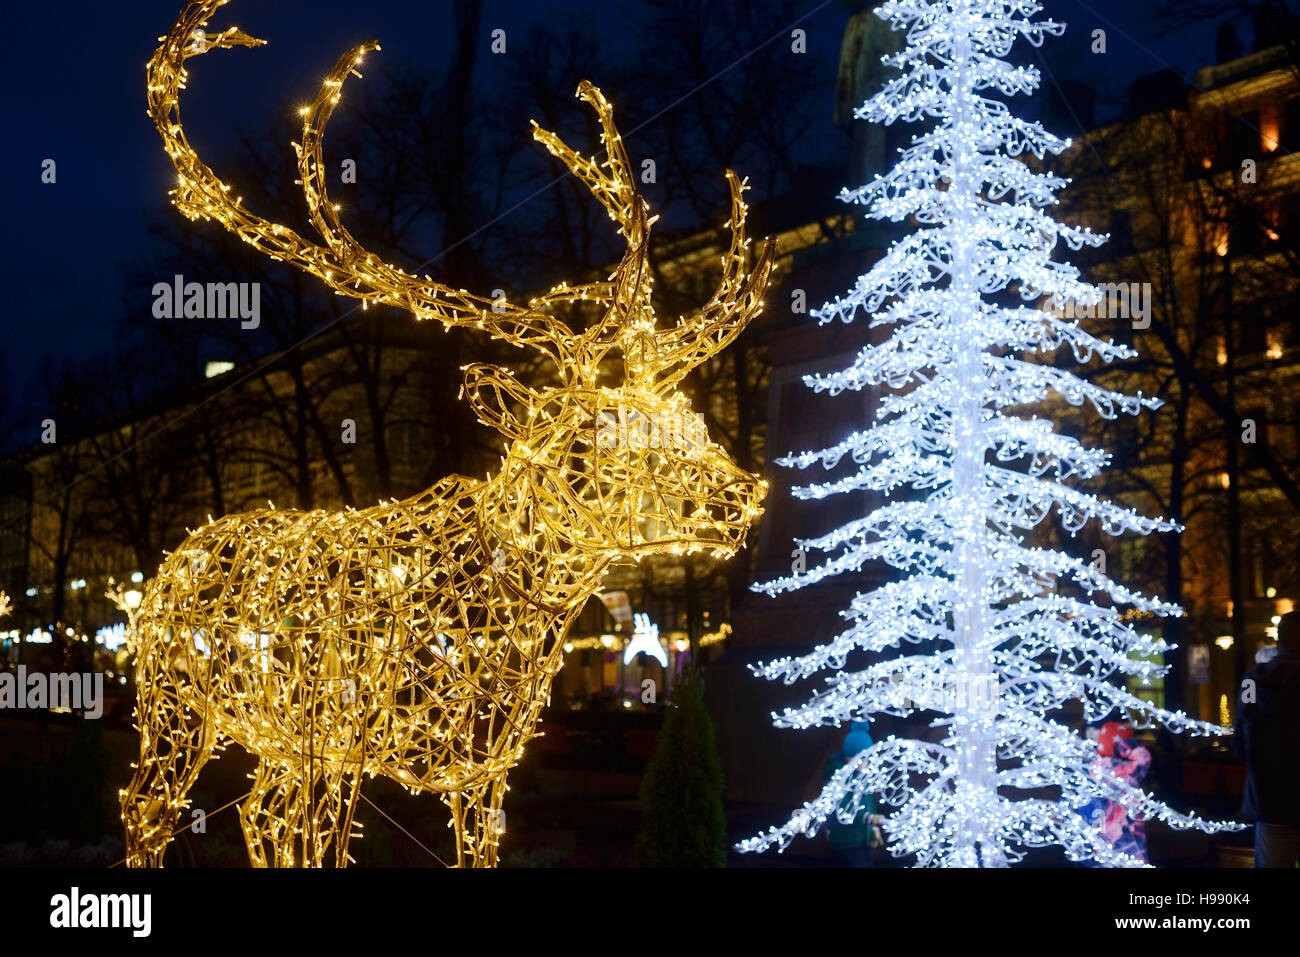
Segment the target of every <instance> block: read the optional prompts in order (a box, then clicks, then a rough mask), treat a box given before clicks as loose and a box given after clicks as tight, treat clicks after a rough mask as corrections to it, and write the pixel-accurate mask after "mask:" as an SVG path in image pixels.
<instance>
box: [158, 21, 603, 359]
mask: <svg viewBox="0 0 1300 957" xmlns="http://www.w3.org/2000/svg"><path fill="white" fill-rule="evenodd" d="M227 2H228V0H193V2H191V3H190V4H189V5H188V6H187V7H186V8H185V9H184V11H182V13H181V15H180V18H179V19H178V20H177V21H176V24H175V26H173V27H172V29H171V31H170V32H169V33H168V34H167V35H166V36H165V37H162V38H161V41H162V45H161V46H160V47H159V48H158V50H157V52H156V53H155V54H154V56H153V59H152V60H150V62H149V114H150V116H152V117H153V121H154V124H155V125H156V126H157V128H158V131H159V133H160V134H161V135H162V138H163V142H164V144H165V146H166V149H167V154H168V155H169V156H170V157H171V160H172V163H173V165H174V166H175V167H176V172H177V174H178V175H179V177H180V184H179V186H177V187H176V189H174V190H173V191H172V196H173V197H174V199H173V201H174V202H175V204H176V206H177V207H178V208H179V209H180V210H181V211H182V212H183V213H185V215H187V216H189V217H190V219H198V218H199V217H202V218H205V219H215V220H217V221H218V222H219V223H221V224H222V225H223V226H225V227H226V228H227V229H229V230H230V231H231V232H233V233H235V234H236V235H238V236H239V237H240V238H241V239H243V240H244V241H245V242H247V243H249V244H251V245H252V246H253V247H255V248H256V249H258V250H259V251H261V252H263V253H266V254H267V255H268V256H270V257H271V258H272V259H278V260H282V261H284V262H288V263H291V264H293V265H295V266H297V267H298V268H300V269H304V270H306V271H307V272H310V273H311V274H313V275H315V276H317V277H319V278H320V279H321V280H322V281H323V282H325V283H326V285H328V286H330V287H331V288H332V289H334V290H335V291H336V292H338V293H340V294H342V295H345V296H350V297H352V298H355V299H360V300H362V302H363V303H366V304H369V303H371V302H376V303H386V304H388V305H393V306H397V307H399V308H403V309H406V310H408V311H409V312H411V313H412V314H413V315H414V316H415V317H416V318H417V319H437V320H440V321H441V322H442V323H443V324H444V325H446V326H453V325H455V326H468V327H472V328H479V329H486V330H488V331H489V332H492V333H493V334H495V335H498V336H500V337H501V338H505V339H507V340H509V341H511V342H513V343H515V344H517V345H530V346H533V347H534V348H537V349H540V350H542V351H543V352H546V353H547V354H549V355H550V356H551V357H552V358H553V359H555V360H556V362H557V364H559V365H560V368H561V369H564V368H566V367H567V366H568V365H569V364H570V360H571V359H572V335H571V334H570V332H569V330H568V329H567V327H566V326H565V325H564V324H563V323H562V322H560V321H559V320H558V319H555V318H554V317H552V316H549V315H547V314H545V313H542V312H539V311H537V310H536V309H533V308H524V307H521V306H517V305H514V304H512V303H507V302H500V301H493V300H491V299H487V298H484V297H482V296H477V295H474V294H472V293H470V292H468V291H466V290H464V289H453V288H451V287H449V286H445V285H443V284H441V283H438V282H435V281H434V280H433V279H431V278H430V277H428V276H422V277H417V276H413V275H411V274H409V273H407V272H405V271H403V270H402V269H399V268H397V267H395V266H392V265H389V264H387V263H385V262H383V261H382V260H381V259H379V258H378V257H377V256H375V255H373V254H371V253H369V252H367V251H366V250H365V249H364V248H362V246H361V245H360V244H359V243H358V242H357V241H356V240H355V239H354V238H353V237H352V235H351V234H350V233H349V232H348V231H347V230H346V229H345V228H344V227H343V225H342V224H341V223H340V222H339V220H338V216H337V212H336V210H335V209H334V207H333V206H332V205H331V204H330V203H329V199H328V195H327V193H326V190H325V181H324V175H325V174H324V165H323V163H322V160H321V140H322V138H323V136H324V130H325V124H326V123H327V122H328V121H329V118H330V115H331V114H332V113H333V111H334V107H335V106H337V105H338V102H339V97H340V94H341V91H342V88H343V82H344V80H345V79H346V78H347V76H348V74H355V75H358V76H359V75H360V74H359V73H358V72H357V67H358V66H359V65H360V63H361V61H362V59H363V58H364V56H365V54H366V53H368V52H370V51H373V50H377V49H379V44H378V43H376V42H375V41H370V42H368V43H363V44H361V45H360V46H358V47H356V48H354V49H352V50H350V51H348V52H347V53H345V54H344V55H343V56H342V57H340V58H339V61H338V63H337V64H335V66H334V69H333V70H331V71H330V74H329V75H328V76H327V77H326V78H325V81H324V83H323V84H322V85H321V89H320V92H319V93H318V94H317V96H316V100H315V101H314V102H313V104H312V105H311V106H309V107H306V108H305V109H304V110H303V142H302V144H301V145H298V146H297V151H298V169H299V173H300V174H301V177H302V185H303V192H304V194H305V196H306V200H307V208H308V211H309V213H310V215H311V219H312V223H313V225H314V226H315V227H316V228H317V230H318V231H319V232H320V233H321V236H322V237H323V238H324V240H325V242H326V244H327V246H326V247H322V246H319V245H317V244H315V243H311V242H308V241H307V240H305V239H303V238H302V237H301V236H299V235H298V234H297V233H296V232H294V231H293V230H292V229H290V228H289V227H287V226H284V225H281V224H279V223H273V222H270V221H268V220H265V219H262V218H261V217H259V216H256V215H254V214H253V213H251V212H249V210H248V209H246V208H245V207H244V205H243V203H242V200H241V198H240V197H238V196H236V197H235V198H234V199H232V198H231V197H230V195H229V194H230V187H229V186H228V185H227V184H225V183H223V182H222V181H221V180H220V179H219V178H218V177H217V175H216V174H215V173H213V172H212V170H211V169H209V168H208V166H207V165H205V164H204V163H203V161H202V160H201V159H200V158H199V156H198V154H197V153H196V152H195V151H194V149H193V147H191V146H190V143H189V140H188V139H187V138H186V136H185V132H184V130H183V129H182V127H181V123H180V115H179V97H180V91H181V90H182V89H183V88H184V87H185V82H186V80H187V79H188V71H187V70H186V69H185V66H184V63H185V61H186V60H188V59H189V58H190V57H193V56H199V55H201V54H203V53H206V52H207V51H208V50H210V49H214V48H216V49H225V48H229V47H233V46H247V47H253V46H261V45H262V44H264V43H265V42H266V41H264V40H259V39H257V38H255V37H251V36H249V35H248V34H246V33H244V32H243V31H241V30H239V29H237V28H234V27H232V28H230V29H228V30H225V31H224V32H222V33H220V34H218V35H216V36H213V37H207V36H203V35H202V34H201V32H200V28H201V27H203V26H204V25H205V24H206V23H207V18H208V17H209V16H210V15H211V14H212V12H213V11H214V10H216V9H217V8H219V7H222V6H224V5H225V4H226V3H227ZM196 35H198V36H199V37H200V39H199V40H197V41H195V40H194V37H195V36H196ZM565 294H569V295H572V292H571V291H568V290H566V291H565ZM580 295H581V294H578V295H576V296H574V298H580Z"/></svg>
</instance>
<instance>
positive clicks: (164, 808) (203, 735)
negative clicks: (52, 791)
mask: <svg viewBox="0 0 1300 957" xmlns="http://www.w3.org/2000/svg"><path fill="white" fill-rule="evenodd" d="M160 657H161V656H160V655H158V654H156V653H155V655H153V656H151V657H147V658H146V659H145V660H144V661H143V662H142V663H141V664H140V666H139V667H140V671H139V672H138V675H139V678H138V679H137V682H136V689H137V703H136V727H137V729H138V730H139V732H140V757H139V760H138V761H137V763H136V765H135V774H134V776H133V777H132V779H131V783H130V785H129V786H128V787H127V788H126V789H125V790H123V791H122V792H120V794H119V800H120V803H121V806H122V824H123V827H124V829H125V837H126V864H127V866H128V867H161V866H162V860H163V854H164V853H165V852H166V850H167V845H168V844H169V843H171V839H172V836H173V835H174V834H175V833H176V825H177V823H178V821H179V819H180V816H181V813H182V811H184V810H185V809H186V808H188V807H189V800H188V798H187V795H188V794H189V791H190V789H191V788H192V787H193V786H194V782H195V781H197V780H198V776H199V771H201V770H202V769H203V766H204V764H206V763H207V761H208V759H209V758H211V757H212V752H213V750H214V748H215V747H216V744H217V735H216V733H215V731H214V730H213V728H212V726H211V725H210V724H209V722H208V721H207V720H206V716H204V715H199V716H198V719H197V721H196V720H194V719H193V718H192V717H190V716H189V715H188V713H187V708H186V706H185V704H184V700H185V697H184V696H185V689H186V682H185V680H184V679H183V678H182V677H181V676H180V675H178V674H176V673H174V672H173V671H172V670H171V669H170V668H167V667H160V666H159V660H160Z"/></svg>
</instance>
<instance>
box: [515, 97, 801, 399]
mask: <svg viewBox="0 0 1300 957" xmlns="http://www.w3.org/2000/svg"><path fill="white" fill-rule="evenodd" d="M577 97H578V98H579V99H581V100H583V101H584V102H586V103H588V104H590V105H591V107H592V108H593V109H594V110H595V111H596V113H597V115H598V116H599V118H600V126H601V133H600V140H601V144H602V145H603V146H604V148H605V157H606V158H605V160H604V162H598V161H597V160H596V159H595V158H592V159H587V158H585V157H582V156H580V155H578V153H576V152H575V151H574V150H573V149H571V148H570V147H569V146H568V145H567V144H565V142H564V141H563V140H561V139H560V138H559V137H558V136H557V135H556V134H554V133H552V132H550V131H549V130H544V129H542V128H541V127H540V126H538V125H537V123H536V122H534V123H533V138H534V139H535V140H537V141H538V142H539V143H541V144H542V145H543V146H545V147H546V149H547V150H548V151H549V152H550V153H551V155H553V156H555V157H556V158H557V159H559V160H560V161H561V162H562V163H564V165H565V166H566V167H568V168H569V170H570V171H571V172H572V173H573V174H574V175H575V176H577V177H578V178H579V179H581V180H582V181H583V182H584V183H586V184H587V188H588V189H589V190H591V192H592V194H593V195H594V196H595V197H596V198H597V199H598V200H599V201H600V204H601V205H602V206H604V207H605V210H606V211H607V212H608V213H609V216H610V219H612V220H613V221H614V222H615V223H616V224H617V225H618V230H619V233H620V234H621V235H622V236H623V237H624V238H625V239H626V240H627V243H628V255H626V256H625V257H624V259H623V262H622V263H621V264H620V270H619V272H618V273H616V274H615V278H614V279H613V280H612V284H613V286H614V287H615V290H616V291H615V293H614V300H615V302H616V303H618V304H620V305H621V306H622V307H623V308H621V309H618V308H615V309H611V312H610V314H609V315H608V316H607V317H606V320H605V322H603V323H601V324H600V325H598V326H595V327H593V328H592V329H590V330H588V332H587V333H585V334H584V335H583V337H582V342H583V344H584V345H586V346H588V347H593V346H598V345H599V344H600V343H602V342H605V341H606V339H607V337H609V336H610V335H611V333H612V334H613V335H614V336H616V337H617V339H616V341H617V343H618V345H619V346H620V347H621V348H622V350H623V353H624V356H625V358H627V360H628V365H629V369H628V371H629V374H636V373H637V372H646V373H650V374H652V375H654V376H655V377H656V378H657V380H658V383H659V386H660V387H661V388H670V387H671V386H673V385H675V384H676V383H677V382H679V381H680V380H681V378H682V377H683V376H685V375H686V374H687V373H688V372H690V370H691V369H693V368H695V366H697V365H699V364H700V363H701V362H703V361H704V360H705V359H707V358H708V357H709V356H711V355H714V354H715V353H717V352H719V351H720V350H721V349H724V348H725V347H726V346H727V345H728V344H729V343H731V342H732V341H733V340H734V339H735V338H736V336H738V335H739V334H740V332H741V330H743V329H744V328H745V325H746V324H747V323H748V322H749V321H750V320H751V319H753V318H754V317H755V316H756V315H757V314H758V313H759V312H760V311H762V308H763V292H764V291H765V290H766V288H767V284H768V282H769V281H770V279H771V275H772V269H773V268H774V265H775V262H776V241H775V240H774V239H767V240H765V241H764V242H763V246H762V249H761V250H760V252H759V255H758V259H757V261H756V262H755V264H754V268H753V270H752V271H750V272H749V273H748V275H747V274H746V272H745V264H746V261H747V258H748V251H749V245H750V240H749V239H748V238H747V237H746V235H745V220H746V218H747V214H748V206H746V204H745V202H744V198H743V194H744V191H745V189H746V188H747V186H746V185H745V184H744V183H743V182H741V181H740V180H739V179H738V178H737V177H736V174H735V173H734V172H732V171H731V170H727V174H726V175H727V184H728V186H729V187H730V191H731V216H730V218H729V219H728V221H727V223H726V224H725V227H727V228H730V230H731V247H730V249H729V250H728V252H727V254H726V255H725V256H723V261H722V266H723V274H722V280H721V282H720V283H719V284H718V288H717V290H716V291H715V292H714V294H713V296H712V298H710V299H709V301H708V303H707V304H706V305H705V306H704V307H703V308H702V309H700V310H699V312H697V313H694V314H693V315H691V316H688V317H683V318H681V319H679V320H678V323H677V326H676V327H675V328H674V329H672V330H669V331H663V332H660V331H657V330H656V328H655V320H654V308H653V304H652V302H651V291H652V289H651V287H652V280H651V277H650V272H649V256H648V246H649V229H650V227H651V226H652V225H653V224H654V223H655V221H656V220H657V219H658V217H657V216H656V217H652V218H647V217H646V215H645V200H644V199H642V197H641V194H640V192H638V190H637V188H636V182H635V180H634V178H633V174H632V167H631V164H630V163H629V162H628V157H627V151H626V150H625V149H624V148H623V139H622V136H621V135H620V134H619V132H618V128H617V127H616V126H615V125H614V107H613V106H612V105H611V104H610V102H609V100H607V99H606V98H605V95H604V94H603V93H601V92H600V90H599V89H598V88H597V87H595V86H593V85H592V84H591V83H589V82H588V81H586V80H583V81H582V82H581V83H580V84H578V91H577ZM638 251H640V252H638ZM604 285H606V284H602V285H601V286H594V287H589V289H590V292H591V295H590V296H589V298H601V294H602V293H603V292H604V289H603V286H604Z"/></svg>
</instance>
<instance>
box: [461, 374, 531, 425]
mask: <svg viewBox="0 0 1300 957" xmlns="http://www.w3.org/2000/svg"><path fill="white" fill-rule="evenodd" d="M461 394H462V395H464V397H465V398H466V399H467V400H468V401H469V405H470V408H472V409H473V410H474V414H475V415H477V416H478V420H479V421H480V422H482V423H483V424H484V425H487V426H491V427H492V428H494V429H496V430H497V431H498V432H500V433H501V434H502V435H504V436H506V437H507V438H510V439H519V438H522V437H523V436H524V435H525V434H526V433H527V432H528V426H527V421H528V418H529V413H531V411H532V410H533V409H535V408H537V407H538V406H539V405H540V404H541V403H542V397H541V396H540V395H538V394H537V393H536V392H534V391H533V390H532V389H530V388H528V386H526V385H524V384H523V383H521V382H520V381H519V380H518V379H516V378H515V377H514V376H513V375H511V374H510V373H509V372H507V371H506V370H505V369H503V368H501V366H496V365H490V364H488V363H486V362H476V363H474V364H473V365H468V366H466V367H465V385H464V386H463V387H462V389H461ZM512 404H513V405H515V406H520V407H522V409H521V411H522V418H521V415H520V414H519V413H517V412H515V411H512V410H511V408H510V406H511V405H512Z"/></svg>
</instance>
